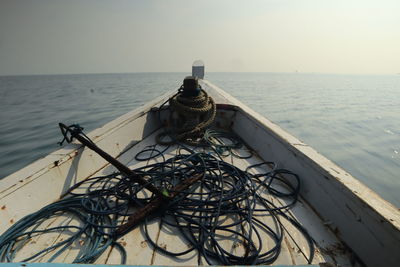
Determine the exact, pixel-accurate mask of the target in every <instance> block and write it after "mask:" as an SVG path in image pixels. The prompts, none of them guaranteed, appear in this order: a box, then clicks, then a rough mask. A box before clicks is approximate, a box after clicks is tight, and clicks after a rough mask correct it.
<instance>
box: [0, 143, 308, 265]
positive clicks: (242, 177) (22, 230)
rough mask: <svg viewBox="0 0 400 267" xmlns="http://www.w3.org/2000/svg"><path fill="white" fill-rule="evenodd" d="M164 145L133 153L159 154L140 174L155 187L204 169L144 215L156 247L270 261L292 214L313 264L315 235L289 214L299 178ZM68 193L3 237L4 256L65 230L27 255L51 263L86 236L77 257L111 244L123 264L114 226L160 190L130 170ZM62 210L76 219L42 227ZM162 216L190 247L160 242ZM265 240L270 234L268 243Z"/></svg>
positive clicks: (210, 257) (142, 156) (88, 257)
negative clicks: (155, 228)
mask: <svg viewBox="0 0 400 267" xmlns="http://www.w3.org/2000/svg"><path fill="white" fill-rule="evenodd" d="M234 143H235V144H236V142H234ZM235 146H237V144H236V145H235ZM165 151H166V150H165V148H164V149H158V148H157V147H156V146H155V145H154V146H148V147H146V148H144V150H143V151H141V152H139V153H138V154H137V155H136V156H135V158H137V159H138V160H141V161H145V160H149V159H152V158H154V157H157V161H158V162H157V163H152V164H149V163H148V164H147V165H145V166H143V167H140V168H137V169H135V170H134V172H136V173H139V174H141V175H143V176H146V179H147V181H148V182H149V183H151V184H153V185H154V186H157V187H163V188H167V189H168V190H171V189H172V188H174V186H176V185H177V184H180V183H181V182H182V181H184V180H186V179H188V178H189V177H192V176H193V175H195V174H201V175H202V179H201V180H199V181H198V182H196V183H195V184H194V185H193V186H192V187H190V188H189V189H187V190H185V191H184V192H181V193H180V194H178V196H177V197H175V198H174V199H173V200H171V201H169V202H166V203H165V205H164V206H163V207H162V208H161V209H160V210H159V211H158V213H157V214H153V215H152V216H151V217H148V218H146V220H145V222H144V223H143V224H142V230H143V231H144V233H145V236H146V239H147V240H148V242H149V243H150V244H151V245H152V246H153V247H154V248H155V249H157V250H158V251H160V252H161V253H164V254H166V255H169V256H173V257H177V258H180V257H183V256H184V255H187V254H188V253H190V252H192V251H193V250H197V252H198V253H199V255H201V258H203V259H205V261H206V263H208V264H210V265H211V264H212V265H215V264H222V265H250V264H264V265H265V264H271V263H273V262H274V261H275V260H276V259H277V258H278V256H279V253H280V250H281V246H282V242H283V236H284V227H283V225H282V221H283V220H286V221H287V222H288V223H291V224H292V225H293V226H294V227H295V228H296V229H298V231H299V232H300V233H301V234H302V235H303V236H304V237H305V239H306V240H307V241H308V245H309V251H310V253H309V255H308V256H307V260H308V262H309V263H311V262H312V259H313V253H314V243H313V240H312V238H311V236H310V235H309V234H308V232H307V231H306V229H304V228H303V227H302V226H301V224H300V223H298V222H297V221H296V220H295V219H294V218H292V216H290V215H288V213H287V211H288V210H289V209H290V208H291V207H292V206H293V205H294V204H295V203H296V202H297V199H298V194H299V192H300V178H299V177H298V176H297V175H296V174H294V173H292V172H290V171H289V170H285V169H278V168H277V166H276V164H274V163H273V162H263V163H260V164H256V165H252V166H249V167H248V168H247V169H246V170H241V169H239V168H237V167H235V166H234V165H231V164H229V163H227V162H225V161H222V160H220V159H219V157H218V156H219V154H217V156H213V155H212V154H210V153H205V152H196V151H194V150H192V149H191V148H189V147H187V146H185V145H181V146H180V147H178V149H177V150H176V155H175V156H173V157H172V158H169V159H166V157H165V156H164V152H165ZM262 165H265V166H272V169H271V170H269V171H266V172H265V173H261V174H252V173H251V172H250V171H251V170H252V169H254V168H260V167H261V166H262ZM278 185H279V186H278ZM282 188H283V189H282ZM265 192H266V193H265ZM66 195H67V196H66V197H65V198H63V199H61V200H59V201H57V202H55V203H52V204H50V205H48V206H46V207H44V208H42V209H41V210H39V211H37V212H35V213H32V214H30V215H28V216H25V217H24V218H22V219H21V220H19V221H18V222H17V223H15V224H14V225H13V226H11V227H10V228H9V229H8V230H7V231H6V232H5V233H3V234H2V235H1V236H0V261H1V262H11V261H13V260H14V259H15V258H16V256H17V255H18V252H19V251H20V250H21V249H22V248H23V247H24V246H25V245H32V244H31V243H29V240H30V239H31V238H34V237H36V236H38V235H46V234H52V233H54V232H56V231H61V232H62V233H68V234H69V237H68V238H66V239H64V240H63V241H61V239H60V240H57V242H55V243H54V244H53V245H51V246H49V247H46V248H45V249H42V250H40V251H37V252H35V254H34V255H33V256H30V257H28V258H26V259H24V260H22V261H35V260H36V259H38V258H39V257H43V256H44V255H49V256H50V259H49V261H54V260H57V259H58V258H59V257H60V256H61V254H62V253H63V252H64V251H66V250H67V249H68V248H69V247H70V246H74V245H76V242H77V241H80V240H82V241H83V244H82V245H81V246H79V247H78V248H79V253H78V255H77V256H76V257H75V259H74V260H73V262H74V263H93V262H94V261H95V260H96V259H97V258H98V257H99V256H100V255H101V254H102V253H103V252H104V251H105V250H106V249H107V248H108V247H110V246H113V247H115V248H116V249H117V250H119V251H120V254H121V264H124V263H125V261H126V251H125V250H124V248H123V246H122V245H121V244H120V243H119V242H118V240H117V237H116V235H115V231H116V229H117V228H118V227H119V226H120V225H121V223H122V222H124V221H125V220H126V219H127V218H128V216H130V215H131V214H133V213H134V209H132V208H133V207H143V206H144V205H146V204H148V203H149V202H150V201H151V200H153V199H154V197H155V196H154V195H153V194H151V192H150V191H147V190H146V189H145V185H141V184H139V183H136V182H132V180H131V179H130V177H129V176H126V175H122V174H121V173H113V174H111V175H107V176H99V177H93V178H89V179H87V180H84V181H82V182H79V183H77V184H75V185H74V186H72V187H71V188H70V189H69V190H68V192H67V194H66ZM269 195H272V196H274V198H275V199H282V200H285V201H284V202H283V203H287V204H283V205H281V206H279V205H277V202H276V201H274V203H273V202H272V201H271V200H269ZM59 216H67V217H70V218H73V219H74V220H75V221H78V224H73V225H65V226H54V227H49V228H47V229H46V227H41V226H44V225H49V221H53V220H54V219H55V218H58V217H59ZM156 218H158V220H159V226H160V227H161V228H163V229H160V231H162V232H170V231H172V232H173V233H179V235H180V236H181V237H182V238H183V240H182V239H180V238H179V237H177V239H175V240H174V242H184V243H185V246H186V245H187V247H188V248H187V249H186V250H184V251H170V250H167V249H166V248H165V247H161V246H160V245H158V244H157V242H156V240H154V239H153V235H152V233H151V231H150V229H149V227H148V226H149V224H150V223H152V222H153V220H154V219H156ZM263 218H270V220H271V223H270V224H267V223H266V221H265V220H263ZM228 222H229V223H228ZM171 228H172V229H171ZM41 238H46V237H45V236H43V237H41ZM266 238H268V239H270V240H269V241H268V243H266V242H267V241H266V240H265V239H266ZM233 240H234V241H233ZM238 242H239V243H240V244H242V245H243V247H244V248H245V253H244V254H243V253H241V254H240V253H238V252H237V251H236V250H235V249H231V248H234V247H235V246H237V245H238V244H239V243H238ZM271 242H272V244H271ZM227 243H228V245H229V248H228V247H227V245H226V244H227ZM32 246H34V245H32ZM298 249H299V250H302V248H300V247H299V248H298ZM303 254H304V255H306V254H305V253H303ZM199 264H201V262H199ZM202 264H204V263H202Z"/></svg>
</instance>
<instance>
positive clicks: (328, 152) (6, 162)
mask: <svg viewBox="0 0 400 267" xmlns="http://www.w3.org/2000/svg"><path fill="white" fill-rule="evenodd" d="M186 75H189V73H127V74H79V75H48V76H7V77H0V125H1V126H0V153H1V156H0V179H1V178H2V177H5V176H7V175H9V174H11V173H12V172H14V171H17V170H18V169H20V168H22V167H24V166H26V165H27V164H29V163H31V162H33V161H35V160H37V159H39V158H41V157H43V156H45V155H47V154H48V153H49V152H52V151H54V150H56V149H58V148H59V147H58V145H57V142H58V141H60V140H61V137H62V136H61V134H60V131H59V128H58V122H64V123H65V124H72V123H79V124H80V125H81V126H83V127H84V128H85V131H86V132H89V131H91V130H93V129H95V128H97V127H99V126H102V125H103V124H105V123H106V122H108V121H110V120H112V119H115V118H117V117H118V116H120V115H122V114H124V113H126V112H128V111H130V110H132V109H134V108H137V107H139V106H140V105H143V104H144V103H146V102H147V101H149V100H152V99H154V98H155V97H157V96H159V95H161V94H163V93H165V92H167V91H169V90H172V89H174V88H176V89H178V88H179V86H180V85H181V83H182V80H183V78H184V77H185V76H186ZM205 78H206V79H208V80H210V81H211V82H212V83H214V84H216V85H218V86H219V87H221V88H223V89H224V90H226V91H227V92H228V93H230V94H232V95H233V96H235V97H237V98H238V99H239V100H241V101H242V102H243V103H245V104H247V105H249V106H250V107H251V108H253V109H254V110H256V111H257V112H259V113H260V114H262V115H264V116H266V117H267V118H268V119H270V120H272V121H274V122H275V123H277V124H278V125H280V126H281V127H282V128H284V129H285V130H287V131H288V132H289V133H291V134H293V135H294V136H296V137H298V138H299V139H301V140H302V141H304V142H305V143H307V144H309V145H311V146H312V147H313V148H315V149H316V150H317V151H318V152H320V153H321V154H323V155H325V156H326V157H328V158H329V159H331V160H332V161H333V162H335V163H336V164H338V165H339V166H341V167H342V168H344V169H345V170H346V171H348V172H350V173H351V174H352V175H353V176H355V177H356V178H357V179H359V180H360V181H362V182H363V183H364V184H366V185H367V186H369V187H370V188H371V189H373V190H375V191H376V192H377V193H378V194H380V195H381V196H382V197H383V198H385V199H387V200H389V201H390V202H392V203H393V204H394V205H396V206H397V207H400V193H399V191H400V75H386V76H383V75H382V76H380V75H333V74H329V75H328V74H301V73H207V74H206V77H205Z"/></svg>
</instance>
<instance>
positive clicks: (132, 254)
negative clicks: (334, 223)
mask: <svg viewBox="0 0 400 267" xmlns="http://www.w3.org/2000/svg"><path fill="white" fill-rule="evenodd" d="M159 131H160V130H159ZM159 131H156V132H155V133H153V134H152V135H150V136H148V137H147V138H146V139H144V140H142V141H141V142H139V143H138V144H136V145H134V146H133V147H132V148H131V149H129V150H127V151H126V152H125V153H124V154H122V155H121V156H120V157H119V160H120V161H121V162H122V163H124V164H126V165H127V166H129V168H131V169H135V168H138V167H141V166H144V165H146V164H149V163H154V162H159V161H161V160H162V158H161V157H156V158H153V159H151V160H148V161H137V160H135V155H136V154H137V153H138V152H140V151H142V150H143V149H145V148H146V147H148V146H151V145H155V144H156V141H155V136H156V135H157V134H158V133H159ZM158 147H159V148H160V149H163V148H165V147H161V146H158ZM197 149H198V150H199V149H200V150H202V149H203V148H197ZM177 151H178V147H177V146H176V145H175V146H171V147H169V148H168V149H167V150H166V151H165V152H164V157H165V158H169V157H173V156H175V155H176V154H177V153H178V152H177ZM248 152H249V149H248V148H244V149H243V148H242V149H241V150H238V151H236V153H238V154H241V153H248ZM223 160H224V161H226V162H228V163H230V164H233V165H235V166H236V167H238V168H240V169H242V170H245V169H246V168H247V167H248V166H250V165H254V164H257V163H262V162H263V160H262V159H261V158H260V157H259V156H257V155H255V154H253V155H252V156H251V157H250V158H247V159H243V158H238V157H236V156H233V155H232V154H231V155H229V156H226V157H224V158H223ZM267 168H269V167H268V166H267V165H265V164H264V165H262V166H260V167H258V168H253V169H251V171H252V172H254V173H265V172H266V171H267ZM113 172H116V169H115V168H114V167H113V166H110V165H107V166H106V167H105V168H103V169H101V170H100V171H98V172H97V173H95V174H94V175H93V176H92V177H95V176H102V175H108V174H110V173H113ZM300 179H301V177H300ZM263 194H268V192H264V193H263ZM266 197H268V199H270V201H271V202H272V203H275V204H277V205H284V204H285V203H284V202H285V199H284V198H276V197H273V196H272V195H268V196H266ZM286 214H287V215H288V216H290V217H291V218H293V219H294V220H297V221H298V222H299V223H300V224H301V225H302V226H303V227H304V228H305V229H306V230H307V231H308V233H309V234H310V235H311V237H312V239H313V240H314V241H315V251H314V258H313V260H312V263H313V264H319V263H324V262H329V263H333V264H338V265H340V266H353V265H354V263H353V262H352V260H353V259H352V254H351V253H350V252H349V251H348V250H347V249H346V248H345V246H343V245H342V243H341V242H340V241H339V240H338V239H337V237H336V236H335V234H334V233H333V232H332V231H331V230H330V229H329V228H328V227H327V224H329V222H323V221H321V219H320V218H319V216H318V215H317V214H316V213H315V212H314V211H313V209H312V208H311V207H310V206H309V205H308V204H307V203H306V202H305V201H304V200H303V199H302V198H301V197H300V198H299V200H298V202H297V203H296V204H295V206H294V207H293V208H291V209H290V210H289V211H287V212H286ZM262 220H263V222H264V223H266V224H268V225H269V226H270V227H271V228H274V227H276V226H274V223H273V222H272V221H271V219H269V217H268V216H264V218H263V219H262ZM69 223H73V220H72V219H71V218H63V217H59V218H57V219H55V220H54V221H52V222H50V223H49V224H48V225H47V226H46V227H47V228H50V227H55V226H59V225H66V224H69ZM226 223H229V220H228V219H227V220H226ZM281 223H282V224H283V229H284V234H283V241H282V244H281V251H280V253H279V256H278V258H277V259H276V260H275V261H274V263H273V264H274V265H304V264H307V258H308V257H309V255H310V249H309V244H308V241H307V240H306V238H305V237H304V235H303V234H302V233H301V232H300V231H299V230H298V229H297V228H296V227H294V226H293V224H291V223H290V222H288V221H287V220H281ZM148 232H149V233H150V235H151V238H152V239H153V240H154V241H155V242H157V245H158V246H160V247H162V248H165V249H167V250H169V251H176V252H178V251H184V250H186V249H187V248H188V244H187V241H185V239H184V238H183V237H182V236H180V234H179V233H177V232H176V231H175V232H174V231H173V229H168V228H166V227H162V228H160V224H159V220H157V219H154V220H153V221H152V222H151V223H150V224H149V228H148ZM68 235H69V233H68V231H64V232H61V233H54V234H52V236H49V235H47V237H46V238H45V239H44V238H42V239H41V237H40V236H38V237H35V238H32V240H30V242H31V243H32V244H34V246H35V247H36V248H37V249H40V247H42V249H43V248H46V247H49V246H51V245H53V244H55V243H56V242H60V241H62V240H65V239H67V238H68ZM221 238H223V237H221ZM262 239H263V242H264V245H265V248H264V249H263V250H268V249H269V248H271V247H272V246H273V245H274V244H273V241H272V240H271V237H269V236H268V235H266V234H264V235H262ZM224 242H225V243H226V244H224V248H225V249H226V250H227V251H230V252H232V253H234V254H237V255H241V254H242V255H243V254H245V253H246V249H245V247H244V246H245V244H244V242H242V241H241V239H240V238H239V237H237V236H232V235H227V236H226V241H222V244H223V243H224ZM119 243H120V244H121V245H122V246H123V247H124V249H125V250H126V252H127V259H126V264H132V265H186V266H189V265H206V264H207V262H206V261H205V260H204V259H203V258H202V256H199V253H198V252H197V251H196V250H193V251H191V252H190V253H188V254H186V255H184V256H181V257H171V256H167V255H165V254H164V253H162V252H159V251H158V250H155V249H154V248H153V246H151V244H149V242H148V240H147V239H146V237H145V234H144V230H143V227H137V228H135V229H134V230H132V231H131V232H129V233H128V234H126V235H125V236H123V237H122V238H121V239H119ZM80 245H81V244H80V243H79V242H76V244H75V245H74V246H71V247H69V248H68V249H66V250H65V251H64V252H63V254H62V255H61V256H60V257H58V258H57V260H56V261H57V262H58V261H60V262H66V263H68V262H72V261H73V259H74V258H75V257H76V255H77V254H78V253H79V247H80ZM27 247H29V246H27ZM35 251H37V250H36V249H35ZM32 254H33V252H32V250H27V251H25V252H24V251H22V252H21V253H19V255H18V258H19V259H23V258H26V257H28V256H29V255H32ZM49 257H50V255H46V256H44V257H41V258H39V260H38V261H39V262H45V261H47V260H48V259H49ZM121 257H122V255H121V253H120V251H119V250H118V249H116V248H114V247H109V248H108V249H107V250H106V251H105V252H104V253H103V254H102V255H101V257H100V258H99V259H98V260H97V262H96V263H98V264H120V263H121Z"/></svg>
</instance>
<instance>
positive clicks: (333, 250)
mask: <svg viewBox="0 0 400 267" xmlns="http://www.w3.org/2000/svg"><path fill="white" fill-rule="evenodd" d="M261 162H262V160H261V159H260V158H259V157H258V156H253V157H252V158H250V159H235V164H236V165H237V166H240V165H242V166H243V167H246V166H249V165H253V164H257V163H261ZM261 167H264V170H262V169H260V168H256V169H251V170H250V171H251V172H252V173H263V172H264V173H265V172H266V171H268V170H270V168H266V165H262V166H261ZM275 186H277V188H279V185H275ZM280 190H283V188H281V189H280ZM265 194H268V192H265ZM270 200H271V201H273V202H274V203H276V205H277V206H283V205H287V204H289V203H290V200H287V199H285V198H275V197H270ZM287 214H288V215H289V216H290V217H291V218H293V219H295V220H297V221H298V222H299V223H300V224H301V225H303V227H305V228H306V229H307V231H308V232H309V234H310V236H311V237H312V238H313V240H314V241H315V243H316V250H315V254H314V259H313V262H312V263H322V262H331V263H333V264H339V265H340V266H352V263H351V262H350V261H349V259H350V258H351V256H352V255H351V254H350V252H349V251H348V250H347V249H345V247H344V246H343V245H342V244H341V243H340V241H339V240H338V239H337V238H336V236H335V235H334V234H333V233H332V231H331V230H330V229H329V228H328V227H326V225H324V223H323V221H322V220H321V219H320V218H319V217H318V216H317V215H316V214H315V213H314V211H313V210H312V209H311V208H310V207H309V206H308V204H307V203H306V202H305V201H304V200H303V199H302V198H301V197H299V200H298V202H297V203H296V205H294V206H293V207H292V208H291V210H289V211H288V212H287ZM282 223H283V226H284V229H285V233H286V239H285V243H286V245H287V249H288V251H289V252H290V255H291V258H292V261H293V262H292V264H294V263H296V264H307V260H306V259H307V258H308V256H309V255H310V251H309V246H308V243H307V242H308V241H307V240H306V239H305V237H304V235H303V234H302V233H301V232H300V231H299V230H298V229H297V228H296V227H295V226H294V225H293V224H292V223H290V222H288V221H287V220H285V219H283V218H282ZM289 263H290V262H285V261H280V258H278V260H277V262H276V264H289Z"/></svg>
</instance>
